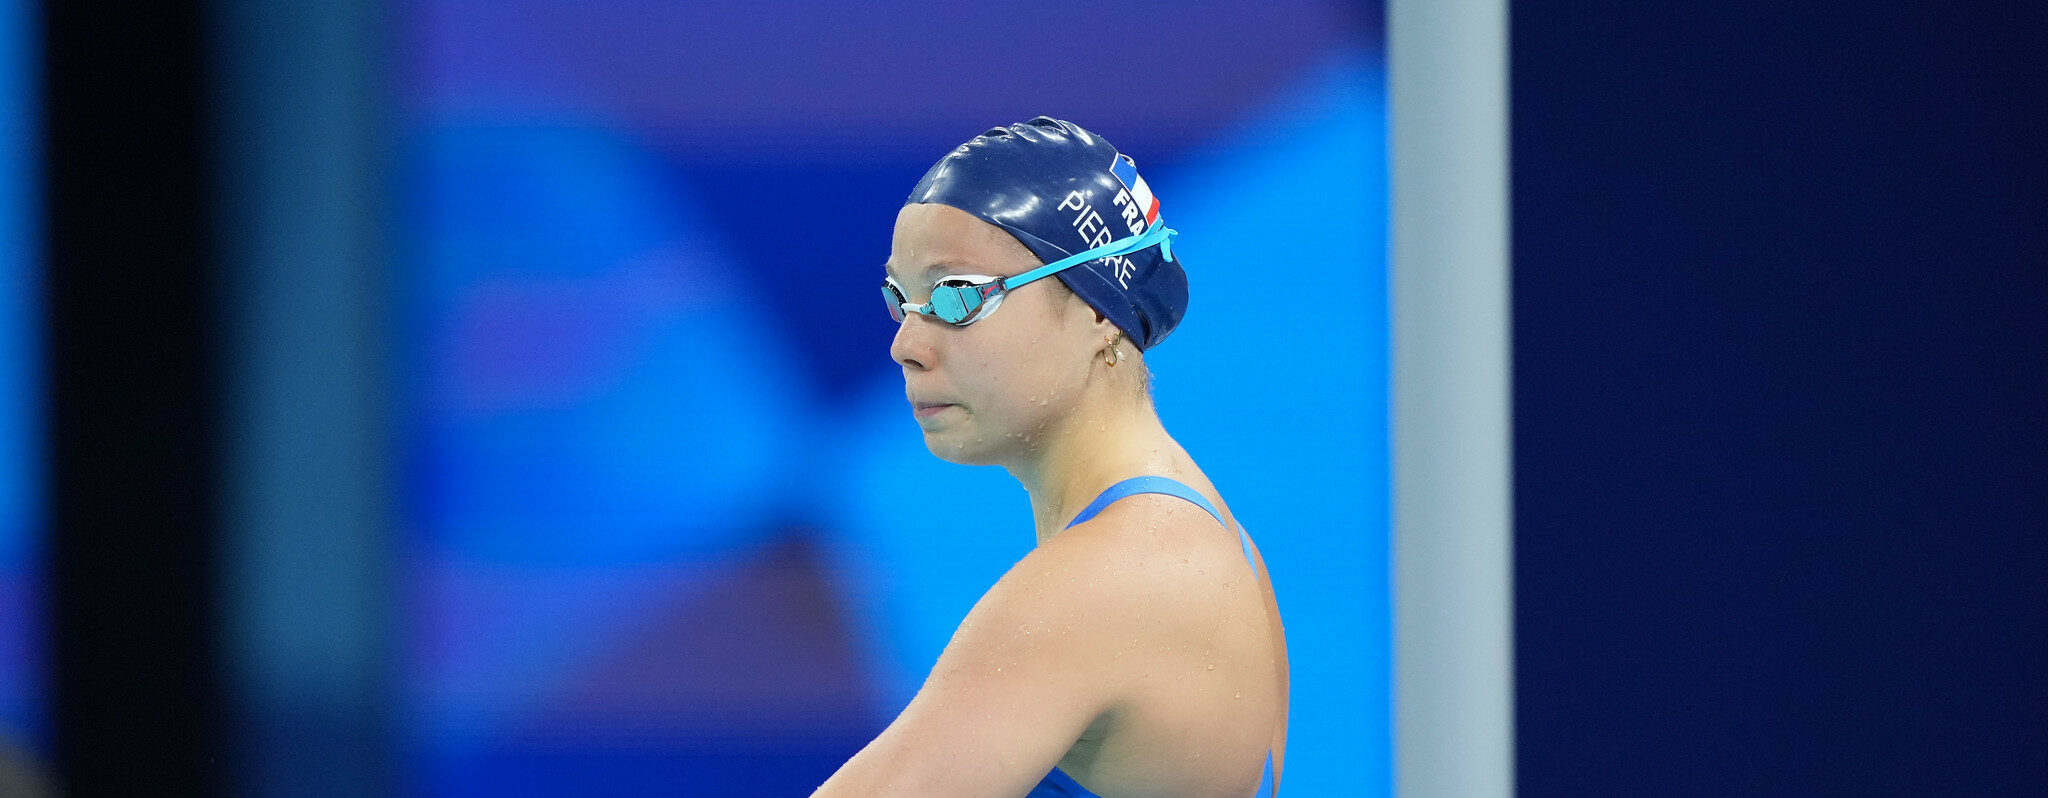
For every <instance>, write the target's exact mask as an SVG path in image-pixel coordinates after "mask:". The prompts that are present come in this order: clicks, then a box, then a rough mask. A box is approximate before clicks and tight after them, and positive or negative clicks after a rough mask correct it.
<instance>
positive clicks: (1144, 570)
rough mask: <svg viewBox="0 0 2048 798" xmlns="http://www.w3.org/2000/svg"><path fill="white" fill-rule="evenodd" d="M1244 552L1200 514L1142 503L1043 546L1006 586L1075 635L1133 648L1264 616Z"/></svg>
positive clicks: (1165, 500)
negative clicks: (1138, 638)
mask: <svg viewBox="0 0 2048 798" xmlns="http://www.w3.org/2000/svg"><path fill="white" fill-rule="evenodd" d="M1241 552H1242V549H1241V548H1240V546H1239V544H1238V537H1237V534H1236V533H1235V532H1233V531H1231V530H1228V529H1225V528H1224V527H1223V526H1222V525H1220V524H1218V523H1217V522H1216V519H1215V518H1214V517H1212V516H1210V515H1209V514H1208V513H1207V512H1206V511H1204V510H1202V509H1201V508H1199V507H1196V506H1194V505H1191V504H1189V503H1187V502H1186V501H1184V500H1182V499H1178V498H1174V497H1171V496H1163V495H1157V494H1140V495H1137V496H1131V497H1128V498H1125V499H1123V500H1120V501H1118V502H1116V503H1115V504H1112V505H1110V506H1109V507H1108V508H1106V509H1104V510H1103V511H1102V512H1101V513H1100V514H1098V515H1097V516H1096V517H1095V518H1092V519H1090V520H1089V521H1087V522H1086V523H1082V524H1078V525H1076V526H1074V527H1073V528H1071V529H1068V530H1065V531H1064V532H1062V533H1061V534H1059V535H1058V536H1055V537H1054V538H1053V539H1051V540H1049V541H1046V543H1045V544H1043V545H1041V546H1040V547H1038V549H1036V550H1035V551H1033V552H1032V553H1031V554H1030V555H1029V556H1027V557H1025V558H1024V560H1023V561H1021V562H1019V563H1018V565H1017V567H1016V568H1013V569H1012V571H1011V573H1010V574H1009V575H1007V576H1005V577H1004V579H1005V581H1013V580H1014V581H1015V582H1016V585H1015V587H1017V588H1019V589H1018V590H1017V592H1018V593H1020V594H1023V595H1026V596H1030V597H1031V598H1032V599H1033V600H1032V601H1031V603H1032V604H1036V605H1038V607H1039V608H1040V609H1043V610H1045V611H1046V613H1045V614H1047V615H1049V616H1050V617H1051V618H1054V619H1061V618H1065V619H1069V624H1070V625H1071V626H1072V627H1073V629H1074V631H1075V632H1077V633H1082V634H1088V633H1097V634H1105V635H1111V636H1117V637H1119V638H1120V639H1124V640H1128V639H1130V637H1131V636H1133V635H1134V634H1139V635H1159V634H1167V635H1171V634H1173V633H1175V632H1177V631H1182V629H1181V627H1182V626H1184V625H1193V626H1195V627H1199V628H1200V629H1201V630H1207V629H1209V628H1212V627H1213V625H1214V622H1215V621H1216V620H1217V617H1218V613H1230V614H1238V613H1246V612H1251V613H1256V612H1258V610H1259V606H1260V605H1259V603H1258V600H1257V593H1258V589H1257V587H1256V586H1257V584H1258V578H1257V574H1255V573H1254V572H1253V571H1252V568H1251V566H1249V565H1248V564H1247V563H1246V562H1245V559H1244V555H1243V554H1242V553H1241ZM1002 587H1003V586H1000V585H999V590H1000V589H1001V588H1002ZM993 593H994V591H992V594H993Z"/></svg>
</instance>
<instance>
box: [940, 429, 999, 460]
mask: <svg viewBox="0 0 2048 798" xmlns="http://www.w3.org/2000/svg"><path fill="white" fill-rule="evenodd" d="M951 432H952V434H950V435H949V434H947V433H944V432H931V431H926V432H925V434H924V448H925V449H927V450H930V451H931V453H932V456H933V457H936V458H939V459H940V460H944V461H946V462H948V463H954V464H956V465H969V466H983V465H996V464H997V463H999V462H1001V461H1000V459H999V458H997V457H996V456H995V454H996V453H995V452H993V451H991V450H989V449H987V448H985V447H983V446H979V445H976V444H974V443H972V442H969V441H966V440H961V439H960V437H961V436H960V432H959V431H958V430H953V431H951Z"/></svg>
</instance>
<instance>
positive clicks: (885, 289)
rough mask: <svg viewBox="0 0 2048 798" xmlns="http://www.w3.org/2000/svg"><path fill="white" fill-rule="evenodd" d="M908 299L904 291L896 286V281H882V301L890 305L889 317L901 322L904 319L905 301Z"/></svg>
mask: <svg viewBox="0 0 2048 798" xmlns="http://www.w3.org/2000/svg"><path fill="white" fill-rule="evenodd" d="M907 301H909V300H907V299H904V298H903V292H902V291H901V290H899V289H897V288H896V281H894V280H883V281H882V302H883V303H885V304H887V305H888V306H889V318H892V319H895V320H896V321H897V322H898V323H901V322H902V321H903V303H905V302H907Z"/></svg>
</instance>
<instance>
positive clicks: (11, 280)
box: [0, 0, 44, 745]
mask: <svg viewBox="0 0 2048 798" xmlns="http://www.w3.org/2000/svg"><path fill="white" fill-rule="evenodd" d="M31 5H32V4H30V3H27V2H22V0H0V743H5V742H9V741H12V742H13V743H15V744H17V745H22V744H28V743H33V742H39V741H40V740H41V739H42V736H43V731H42V730H43V722H44V713H43V706H42V672H41V671H42V659H43V646H42V643H41V640H42V634H41V633H42V628H43V623H42V602H43V590H42V568H41V556H40V555H41V552H42V548H43V525H42V517H41V508H40V502H38V501H37V500H36V495H37V493H38V492H39V491H41V489H42V469H41V468H40V467H38V461H39V458H40V457H41V454H42V452H41V450H40V447H39V446H38V445H37V443H38V440H39V438H40V436H41V433H42V425H41V423H40V422H41V406H42V400H41V393H40V389H41V385H40V382H41V379H40V378H41V375H42V360H41V358H40V357H38V351H37V350H38V346H39V345H40V344H41V339H40V336H38V335H37V328H38V325H39V323H40V322H41V320H42V314H41V312H40V307H41V301H40V300H41V296H40V286H39V282H38V277H39V273H40V271H41V269H40V267H41V258H40V257H39V253H40V247H39V245H38V243H37V242H38V238H39V237H38V236H37V234H36V223H37V218H36V204H35V202H34V197H35V193H36V171H37V170H36V157H37V151H38V148H37V146H36V139H37V133H38V130H37V126H36V119H37V117H38V113H37V110H38V109H37V103H36V101H35V80H36V70H35V60H36V47H35V43H36V38H35V30H34V28H33V24H34V18H33V11H34V9H33V8H32V7H31Z"/></svg>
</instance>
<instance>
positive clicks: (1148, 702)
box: [1048, 472, 1287, 796]
mask: <svg viewBox="0 0 2048 798" xmlns="http://www.w3.org/2000/svg"><path fill="white" fill-rule="evenodd" d="M1188 478H1189V481H1191V482H1196V483H1199V484H1201V485H1202V489H1196V488H1194V487H1193V485H1188V484H1186V483H1183V482H1179V481H1173V480H1159V479H1158V478H1156V477H1153V478H1150V479H1151V480H1153V482H1152V484H1145V485H1140V486H1138V487H1139V488H1140V489H1148V490H1160V491H1162V492H1161V493H1139V494H1136V495H1129V496H1128V497H1125V498H1117V499H1115V501H1114V503H1113V504H1110V505H1108V506H1107V507H1105V508H1103V509H1102V510H1101V512H1100V513H1099V514H1088V513H1085V512H1084V514H1083V518H1082V519H1078V520H1079V521H1080V522H1079V523H1077V524H1076V525H1074V526H1073V527H1072V528H1070V529H1068V530H1067V531H1065V532H1063V533H1061V535H1060V536H1059V537H1057V538H1055V539H1054V541H1051V542H1049V543H1048V545H1051V544H1052V543H1053V542H1057V541H1059V540H1061V539H1065V540H1067V541H1068V545H1074V546H1076V547H1080V545H1081V544H1082V543H1083V540H1082V539H1083V538H1084V537H1085V538H1087V539H1088V540H1087V541H1086V542H1087V543H1089V544H1092V545H1088V546H1086V548H1087V549H1089V550H1088V551H1085V552H1081V553H1079V558H1080V559H1083V560H1085V561H1086V562H1087V563H1089V564H1090V567H1089V569H1088V571H1087V572H1084V573H1078V574H1070V576H1069V578H1070V579H1086V578H1098V579H1112V580H1126V581H1129V582H1131V583H1132V584H1133V585H1139V586H1143V587H1141V588H1139V589H1138V590H1134V591H1131V592H1130V593H1126V594H1124V595H1126V596H1127V597H1128V598H1129V600H1130V601H1129V603H1128V604H1127V605H1126V606H1123V607H1114V606H1104V607H1099V608H1098V609H1097V611H1098V612H1101V613H1128V615H1129V617H1128V618H1127V619H1126V622H1127V624H1128V627H1129V631H1130V633H1131V634H1132V636H1133V639H1132V640H1131V641H1130V643H1129V644H1128V645H1119V646H1116V647H1114V648H1113V649H1112V650H1111V651H1110V652H1109V656H1110V657H1111V658H1112V659H1117V660H1123V659H1125V658H1130V661H1129V664H1128V666H1127V667H1126V668H1125V669H1122V670H1120V671H1118V672H1117V673H1118V675H1119V676H1120V677H1121V678H1120V679H1119V682H1118V684H1119V687H1120V690H1121V694H1120V695H1119V696H1118V697H1117V698H1116V699H1115V701H1114V703H1113V707H1112V709H1110V710H1109V711H1108V712H1105V713H1104V714H1103V715H1102V716H1101V717H1100V718H1098V719H1097V720H1096V722H1095V723H1093V724H1091V726H1090V728H1089V730H1088V731H1087V732H1086V733H1084V734H1082V735H1081V738H1080V739H1079V740H1078V741H1077V742H1076V743H1075V744H1074V746H1073V747H1072V748H1071V749H1069V750H1068V751H1067V752H1066V754H1065V755H1064V756H1063V757H1062V758H1061V759H1060V765H1059V768H1060V770H1061V771H1063V772H1064V773H1065V774H1066V775H1067V776H1069V777H1071V778H1072V779H1074V780H1075V781H1077V782H1079V783H1080V784H1081V785H1083V786H1085V787H1087V788H1089V789H1090V790H1091V791H1093V792H1095V793H1097V794H1101V795H1114V796H1142V795H1201V794H1217V795H1229V796H1243V795H1249V794H1251V790H1252V788H1253V787H1256V786H1257V785H1258V783H1259V781H1260V779H1261V777H1262V775H1263V772H1262V771H1263V770H1264V768H1265V765H1266V758H1267V757H1268V756H1269V755H1270V756H1271V757H1272V759H1273V762H1274V764H1275V765H1277V764H1279V763H1280V762H1281V761H1283V755H1284V751H1285V744H1286V712H1287V703H1286V702H1287V662H1286V645H1285V637H1284V633H1283V631H1282V629H1281V627H1280V621H1279V614H1278V610H1277V606H1276V604H1275V603H1274V601H1273V593H1272V586H1271V582H1270V581H1269V580H1268V579H1267V578H1266V575H1265V573H1264V569H1263V568H1261V567H1259V565H1258V557H1257V553H1256V549H1255V548H1254V547H1253V546H1252V545H1251V543H1250V539H1249V537H1248V536H1244V535H1242V533H1241V532H1240V531H1238V528H1237V526H1236V524H1235V523H1234V522H1232V521H1230V520H1228V519H1229V518H1230V516H1229V515H1228V511H1227V508H1224V507H1223V506H1221V505H1220V503H1218V502H1216V501H1215V500H1214V498H1213V497H1214V491H1213V489H1210V488H1209V486H1208V484H1207V481H1206V480H1204V479H1201V477H1200V475H1199V472H1197V473H1195V474H1192V475H1188ZM1143 481H1145V480H1143V479H1140V480H1131V481H1130V482H1143ZM1159 482H1165V483H1167V484H1157V483H1159ZM1126 484H1127V483H1119V485H1118V487H1123V486H1125V485H1126ZM1182 492H1186V493H1189V494H1192V495H1193V496H1194V497H1197V498H1202V499H1205V500H1207V503H1208V504H1210V505H1211V506H1213V507H1215V512H1216V514H1215V515H1212V514H1211V512H1210V511H1209V510H1208V509H1206V508H1203V507H1200V506H1198V503H1196V502H1193V501H1191V500H1190V499H1189V498H1182V497H1180V494H1181V493H1182ZM1203 492H1207V493H1208V494H1209V495H1208V496H1206V497H1205V496H1202V495H1201V494H1202V493H1203ZM1217 516H1220V517H1217ZM1148 617H1149V619H1148Z"/></svg>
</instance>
